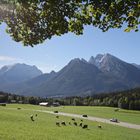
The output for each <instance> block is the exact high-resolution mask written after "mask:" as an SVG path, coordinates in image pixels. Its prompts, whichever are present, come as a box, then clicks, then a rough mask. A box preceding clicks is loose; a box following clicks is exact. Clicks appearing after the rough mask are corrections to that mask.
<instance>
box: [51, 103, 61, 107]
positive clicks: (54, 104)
mask: <svg viewBox="0 0 140 140" xmlns="http://www.w3.org/2000/svg"><path fill="white" fill-rule="evenodd" d="M52 106H54V107H58V106H60V104H59V102H54V103H53V104H52Z"/></svg>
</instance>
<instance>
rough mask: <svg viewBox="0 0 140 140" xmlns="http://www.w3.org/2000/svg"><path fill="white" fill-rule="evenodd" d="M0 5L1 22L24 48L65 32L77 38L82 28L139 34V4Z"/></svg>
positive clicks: (45, 0) (14, 0)
mask: <svg viewBox="0 0 140 140" xmlns="http://www.w3.org/2000/svg"><path fill="white" fill-rule="evenodd" d="M1 4H3V5H2V6H0V13H1V16H0V21H1V22H5V23H6V24H7V25H8V28H7V32H8V33H9V34H10V35H11V36H12V37H13V39H14V40H15V41H17V42H23V44H24V45H25V46H28V45H30V46H32V47H33V46H34V45H36V44H39V43H42V42H43V41H44V40H46V39H51V38H52V37H53V36H55V35H58V36H61V35H63V34H65V33H68V32H73V33H75V34H76V35H80V34H82V33H83V30H84V25H92V26H94V27H97V28H99V29H101V30H102V31H103V32H105V31H108V30H109V29H111V28H121V27H122V26H123V25H126V26H127V27H126V29H125V31H126V32H129V31H131V30H135V31H138V26H139V24H140V1H139V0H26V1H25V0H1ZM1 4H0V5H1ZM9 4H10V6H9ZM11 5H12V6H11ZM4 6H5V7H6V8H3V7H4ZM2 11H3V12H2ZM2 13H3V14H2Z"/></svg>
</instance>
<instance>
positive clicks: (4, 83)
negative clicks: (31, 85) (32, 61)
mask: <svg viewBox="0 0 140 140" xmlns="http://www.w3.org/2000/svg"><path fill="white" fill-rule="evenodd" d="M41 74H42V72H41V71H40V70H39V69H38V68H37V67H36V66H30V65H26V64H19V63H18V64H15V65H11V66H4V67H2V68H1V69H0V89H2V87H8V86H9V85H11V84H14V83H20V82H23V81H27V80H29V79H32V78H34V77H36V76H39V75H41Z"/></svg>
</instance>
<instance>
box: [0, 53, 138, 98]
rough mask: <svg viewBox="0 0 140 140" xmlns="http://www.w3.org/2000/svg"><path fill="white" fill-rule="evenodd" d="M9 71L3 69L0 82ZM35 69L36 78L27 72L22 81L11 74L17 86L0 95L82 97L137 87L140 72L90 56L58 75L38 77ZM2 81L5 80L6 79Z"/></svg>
mask: <svg viewBox="0 0 140 140" xmlns="http://www.w3.org/2000/svg"><path fill="white" fill-rule="evenodd" d="M24 65H25V64H24ZM29 67H31V68H33V67H32V66H29ZM9 69H11V67H3V68H2V69H1V70H0V78H1V76H2V75H4V73H5V72H6V71H9ZM23 69H24V68H22V70H23ZM35 69H36V71H39V73H38V72H37V73H38V74H34V76H33V75H32V74H33V73H34V70H31V71H32V72H33V73H32V72H31V71H27V70H23V73H24V75H25V77H22V76H23V75H22V76H21V77H20V76H19V77H20V78H19V77H18V78H17V80H16V76H17V75H18V74H17V75H16V74H15V75H14V74H11V77H12V76H13V79H14V80H13V81H14V82H17V81H18V83H16V84H10V85H8V84H7V86H6V87H3V91H8V92H14V93H17V94H23V95H34V96H43V97H48V96H76V95H78V96H79V95H81V96H82V95H91V94H94V93H101V92H112V91H118V90H124V89H129V88H133V87H138V86H140V69H138V68H136V66H134V65H132V64H129V63H126V62H124V61H122V60H120V59H118V58H116V57H115V56H112V55H111V54H104V55H103V54H99V55H97V56H96V57H93V56H92V57H91V58H90V60H89V61H88V62H87V61H86V60H84V59H79V58H76V59H73V60H71V61H70V62H69V63H68V64H67V65H66V66H65V67H64V68H63V69H61V70H60V71H59V72H51V73H48V74H42V72H41V71H40V70H38V69H37V68H36V67H35ZM19 70H20V72H21V69H19ZM20 72H19V73H20ZM17 73H18V72H17ZM21 73H22V72H21ZM26 74H27V75H28V76H27V75H26ZM11 77H10V78H11ZM27 77H28V78H27ZM4 78H5V79H4V80H7V77H4ZM10 78H9V79H10ZM4 80H3V81H4ZM10 80H11V79H10ZM11 81H12V80H11Z"/></svg>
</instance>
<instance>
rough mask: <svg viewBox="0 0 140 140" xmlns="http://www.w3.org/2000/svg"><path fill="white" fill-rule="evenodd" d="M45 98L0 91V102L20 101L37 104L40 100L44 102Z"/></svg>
mask: <svg viewBox="0 0 140 140" xmlns="http://www.w3.org/2000/svg"><path fill="white" fill-rule="evenodd" d="M46 101H47V100H46V98H41V97H33V96H22V95H16V94H11V93H4V92H1V91H0V103H21V104H34V105H38V104H39V103H40V102H46Z"/></svg>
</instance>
